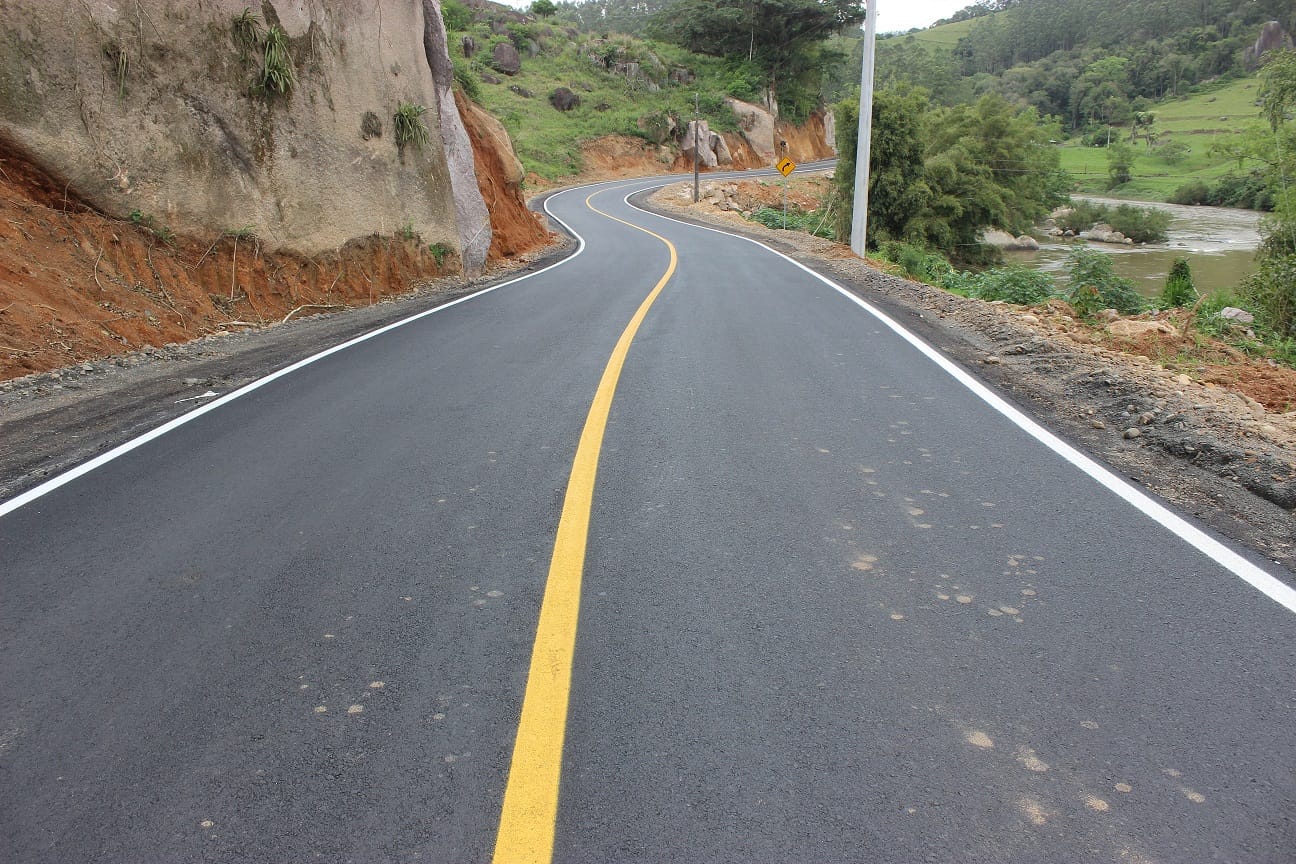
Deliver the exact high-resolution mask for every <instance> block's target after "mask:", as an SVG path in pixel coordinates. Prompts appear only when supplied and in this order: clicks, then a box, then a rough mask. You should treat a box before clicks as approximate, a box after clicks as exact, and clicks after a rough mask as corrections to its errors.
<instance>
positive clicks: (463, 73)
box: [450, 57, 481, 105]
mask: <svg viewBox="0 0 1296 864" xmlns="http://www.w3.org/2000/svg"><path fill="white" fill-rule="evenodd" d="M450 63H451V65H453V66H454V81H455V84H456V85H458V87H459V89H460V90H462V91H463V94H464V95H465V96H467V97H468V98H469V99H471V100H472V101H474V102H476V103H477V104H479V105H480V104H481V83H480V81H479V79H478V78H477V74H476V73H475V72H473V68H472V63H471V61H469V60H465V59H464V58H462V57H452V58H451V59H450Z"/></svg>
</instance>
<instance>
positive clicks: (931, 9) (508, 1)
mask: <svg viewBox="0 0 1296 864" xmlns="http://www.w3.org/2000/svg"><path fill="white" fill-rule="evenodd" d="M500 2H503V3H504V5H506V6H512V7H513V8H515V9H526V8H527V7H529V6H530V5H531V0H500ZM873 2H874V3H876V4H877V10H878V32H879V33H892V32H895V31H898V30H899V31H903V30H912V29H913V28H914V27H926V26H927V25H929V24H931V23H932V22H933V21H939V20H940V19H942V18H948V17H949V16H951V15H953V14H954V13H955V12H957V11H958V10H960V9H962V8H963V7H965V6H971V5H972V2H973V0H873Z"/></svg>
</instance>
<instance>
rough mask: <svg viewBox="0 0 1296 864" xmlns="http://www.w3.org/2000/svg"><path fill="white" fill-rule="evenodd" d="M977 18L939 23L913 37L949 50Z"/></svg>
mask: <svg viewBox="0 0 1296 864" xmlns="http://www.w3.org/2000/svg"><path fill="white" fill-rule="evenodd" d="M882 14H885V13H881V14H879V15H878V22H879V23H881V22H882ZM977 20H978V19H976V18H969V19H968V20H966V21H956V22H954V23H953V24H941V25H940V26H938V27H929V28H928V29H926V30H919V31H918V32H917V33H914V34H913V35H914V38H915V39H917V40H918V41H919V42H922V43H925V44H927V45H934V46H936V47H939V48H945V49H948V50H950V51H953V50H954V46H955V45H957V44H958V40H960V39H962V38H963V37H964V36H966V35H967V34H968V33H969V32H971V30H972V25H974V24H976V22H977Z"/></svg>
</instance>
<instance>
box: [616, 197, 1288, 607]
mask: <svg viewBox="0 0 1296 864" xmlns="http://www.w3.org/2000/svg"><path fill="white" fill-rule="evenodd" d="M663 185H666V184H663ZM651 188H661V187H652V186H648V187H644V188H641V189H637V190H635V191H634V192H631V193H629V194H628V195H626V196H625V198H623V199H622V201H624V202H625V204H626V206H628V207H632V208H634V209H635V210H638V211H639V212H640V213H645V214H647V215H649V216H656V217H657V218H659V219H665V220H667V221H668V222H674V223H676V224H678V225H685V226H688V227H690V228H698V229H701V230H703V231H714V232H715V233H717V234H723V235H725V236H726V237H733V238H735V239H737V240H745V241H746V242H748V243H753V244H755V245H757V246H759V247H760V248H762V249H764V250H765V251H767V252H771V253H773V254H775V255H777V256H778V257H780V258H782V259H784V260H785V261H787V262H789V263H791V264H792V265H793V266H795V267H798V268H800V269H801V270H804V271H805V272H806V273H809V274H810V275H811V276H813V277H814V278H816V279H818V280H819V281H820V282H822V283H824V284H825V285H827V286H828V287H830V288H832V289H833V290H835V291H836V292H837V293H839V294H841V295H842V296H844V297H846V299H848V300H850V301H851V302H853V303H855V304H856V305H857V306H860V307H861V308H862V309H864V310H865V311H866V312H868V313H869V314H870V315H872V316H873V317H874V318H876V319H878V320H879V321H881V322H882V323H883V324H884V325H886V326H887V327H888V328H890V329H891V330H893V331H894V332H895V333H896V335H898V336H899V337H900V338H901V339H904V340H905V341H906V342H908V343H909V344H910V345H912V346H913V347H915V348H917V349H918V350H919V351H920V352H922V353H923V354H924V355H925V356H926V357H927V359H929V360H931V361H932V362H933V363H935V364H936V365H937V366H939V367H940V368H941V369H943V370H944V371H945V372H947V373H948V374H949V375H950V376H951V377H952V378H954V380H956V381H958V382H959V383H960V384H962V385H963V386H964V387H966V388H967V389H968V390H970V391H972V393H973V394H974V395H976V396H977V397H978V398H979V399H981V400H982V401H983V402H985V403H986V404H987V405H989V406H990V407H991V408H993V409H994V410H996V411H998V412H999V413H1000V414H1002V415H1003V416H1004V417H1006V418H1007V419H1008V420H1009V421H1011V422H1012V423H1013V424H1014V425H1016V426H1017V427H1019V428H1020V429H1022V431H1024V432H1026V433H1027V434H1028V435H1030V436H1031V437H1032V438H1034V439H1035V440H1037V441H1039V442H1040V443H1041V444H1043V445H1044V446H1045V447H1047V448H1049V449H1050V450H1052V451H1053V452H1054V453H1056V454H1058V455H1059V456H1061V457H1062V458H1063V459H1065V460H1066V461H1067V462H1070V463H1071V464H1072V465H1073V466H1075V467H1076V468H1079V469H1080V470H1081V471H1083V472H1084V473H1085V474H1088V475H1089V476H1090V477H1091V478H1093V479H1094V480H1096V481H1097V482H1098V483H1099V484H1100V485H1102V486H1104V487H1106V488H1107V489H1108V490H1110V491H1111V492H1114V493H1115V494H1116V495H1117V496H1119V497H1120V498H1122V499H1123V500H1125V501H1126V502H1127V503H1129V504H1131V505H1132V506H1134V507H1135V508H1136V509H1138V510H1139V511H1140V512H1142V513H1143V514H1144V515H1145V516H1147V517H1148V518H1150V519H1152V520H1153V521H1154V522H1156V523H1157V524H1159V525H1161V526H1162V527H1163V528H1165V529H1167V530H1168V531H1170V532H1172V533H1173V534H1175V535H1176V536H1178V537H1179V538H1180V539H1182V540H1183V541H1184V542H1185V543H1187V544H1188V545H1190V546H1192V547H1193V548H1194V549H1196V550H1197V551H1198V552H1201V553H1202V554H1203V555H1205V556H1206V557H1207V558H1210V559H1211V560H1212V561H1214V562H1215V563H1216V564H1219V565H1220V566H1221V567H1223V568H1224V569H1225V570H1228V571H1229V572H1230V573H1232V574H1233V575H1235V576H1237V577H1238V578H1239V579H1241V580H1242V581H1244V582H1246V583H1247V584H1248V585H1250V586H1251V587H1253V588H1255V589H1256V590H1257V591H1259V592H1260V593H1262V594H1264V595H1265V596H1266V597H1268V598H1269V599H1271V600H1273V601H1274V602H1276V603H1278V604H1280V605H1282V606H1284V607H1286V609H1287V610H1288V611H1290V612H1296V589H1294V588H1292V587H1291V586H1290V585H1287V584H1286V583H1284V582H1282V581H1281V580H1279V579H1278V578H1277V577H1275V576H1273V575H1272V574H1270V573H1268V572H1267V571H1265V570H1263V569H1261V568H1260V567H1257V566H1256V565H1255V564H1252V563H1251V562H1250V561H1248V560H1247V559H1246V558H1244V557H1242V556H1241V555H1239V554H1238V553H1237V552H1235V551H1234V550H1233V549H1230V548H1229V547H1228V546H1226V545H1224V544H1223V543H1221V542H1220V541H1218V540H1216V539H1215V538H1214V537H1211V536H1210V535H1209V534H1207V533H1206V532H1205V531H1202V530H1201V529H1200V528H1198V527H1197V526H1195V525H1193V524H1191V523H1190V522H1188V521H1187V520H1186V519H1184V518H1183V517H1182V516H1179V515H1178V514H1176V513H1174V512H1173V511H1171V510H1170V509H1168V508H1167V507H1166V506H1165V505H1163V504H1161V503H1160V502H1158V501H1155V500H1153V499H1152V498H1151V497H1150V496H1148V495H1147V494H1145V493H1144V492H1143V491H1142V490H1140V489H1137V488H1135V487H1134V486H1131V485H1130V484H1129V483H1127V482H1125V481H1124V480H1122V479H1121V478H1120V477H1117V476H1116V475H1115V474H1113V473H1112V472H1111V471H1109V470H1107V469H1106V468H1104V467H1103V466H1102V465H1100V464H1099V463H1098V462H1096V461H1095V460H1094V459H1092V458H1090V457H1089V456H1086V455H1085V454H1084V453H1081V452H1080V451H1079V450H1077V449H1076V448H1074V447H1072V446H1071V445H1070V444H1068V443H1066V442H1065V441H1063V440H1062V439H1061V438H1059V437H1057V436H1056V435H1054V434H1053V433H1052V432H1050V431H1048V430H1047V429H1045V428H1044V427H1043V426H1040V425H1039V424H1038V423H1036V422H1035V421H1034V420H1032V419H1030V418H1029V417H1027V416H1026V415H1025V414H1023V413H1022V412H1021V411H1020V410H1019V409H1017V408H1015V407H1014V406H1012V405H1011V404H1009V403H1008V402H1007V401H1005V400H1004V399H1003V397H1001V396H999V395H998V394H997V393H995V392H994V391H992V390H990V389H989V388H988V387H986V386H985V385H984V384H982V383H981V382H980V381H978V380H977V379H976V378H974V377H972V376H971V375H970V374H968V373H967V372H966V371H964V370H963V369H962V368H961V367H959V366H958V365H956V364H955V363H954V362H953V361H952V360H950V359H949V358H947V357H945V355H943V354H941V353H940V352H939V351H937V350H936V349H935V348H933V347H931V346H930V345H928V344H927V343H926V342H924V341H923V340H922V339H920V338H918V336H916V335H915V334H914V333H912V332H910V331H909V330H907V329H905V328H904V327H903V326H901V325H900V324H899V323H897V322H896V321H894V320H892V319H891V318H890V317H888V316H887V315H886V313H884V312H882V311H881V310H880V309H878V308H877V307H875V306H873V305H872V304H871V303H869V302H867V301H866V300H864V299H862V298H860V297H858V296H856V295H855V294H854V293H852V292H851V291H848V290H847V289H846V288H843V287H842V286H841V285H838V284H837V283H836V282H834V281H832V280H831V279H829V278H828V277H827V276H824V275H823V274H822V273H817V272H815V271H814V270H812V269H810V268H809V267H807V266H806V265H804V264H802V263H801V262H800V261H797V260H796V259H794V258H792V257H790V256H788V255H784V254H783V253H782V252H780V251H778V250H777V249H773V248H771V247H769V246H767V245H765V244H764V243H762V242H760V241H759V240H753V239H752V238H751V237H743V236H742V235H741V234H732V233H730V232H728V231H724V230H721V229H719V228H710V227H708V226H705V225H694V224H693V223H691V222H684V221H682V220H679V219H672V218H671V217H670V216H664V215H662V214H661V213H654V212H652V211H649V210H645V209H644V208H642V207H638V206H636V205H634V204H632V203H630V197H631V195H637V194H639V193H640V192H643V191H646V190H647V189H651Z"/></svg>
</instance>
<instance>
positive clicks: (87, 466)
mask: <svg viewBox="0 0 1296 864" xmlns="http://www.w3.org/2000/svg"><path fill="white" fill-rule="evenodd" d="M594 185H597V184H594ZM577 188H585V187H577ZM572 191H576V189H564V190H562V191H560V192H557V193H555V194H553V195H550V196H549V197H548V198H546V199H545V202H544V209H545V212H546V213H548V214H549V216H550V217H551V218H552V219H554V220H555V221H556V222H558V224H560V225H562V226H563V228H565V229H567V231H569V232H570V233H571V235H572V236H573V237H575V238H576V241H577V244H578V245H577V247H576V251H575V252H573V253H572V254H571V255H568V256H567V257H566V258H563V259H562V260H561V261H555V262H554V263H553V264H550V265H549V266H548V267H544V268H542V269H540V270H536V271H535V272H534V273H526V274H523V275H522V276H518V277H517V278H515V279H509V280H507V281H504V282H500V283H499V284H497V285H491V286H490V287H488V288H483V289H482V290H480V291H474V292H473V293H472V294H466V295H464V296H463V297H460V298H458V299H456V300H451V301H450V302H449V303H443V304H441V305H440V306H435V307H433V308H431V309H425V310H424V311H422V312H419V313H417V314H414V315H411V316H409V317H408V318H402V319H400V320H399V321H393V322H392V323H391V324H386V325H384V326H382V327H379V328H378V329H376V330H370V331H369V332H368V333H363V334H361V335H359V336H356V337H354V338H352V339H348V340H347V341H346V342H342V343H341V344H338V345H334V346H333V347H332V348H326V349H324V350H323V351H320V352H318V353H316V354H312V355H310V356H309V357H306V358H304V359H302V360H298V361H297V362H295V363H292V364H290V365H288V366H285V367H284V368H282V369H279V370H277V371H275V372H271V373H270V374H269V375H266V376H265V377H263V378H258V379H257V380H255V381H252V382H251V383H249V384H245V385H243V386H242V387H240V388H239V389H237V390H233V391H231V392H229V393H227V394H225V395H224V396H222V397H220V398H219V399H214V400H212V401H211V402H208V403H207V404H206V405H203V406H201V407H198V408H195V409H194V410H192V411H190V412H188V413H186V414H181V415H180V416H179V417H176V418H175V419H173V420H170V421H168V422H166V423H163V424H162V425H161V426H158V427H157V428H156V429H152V430H150V431H148V432H145V433H144V434H143V435H139V436H137V437H135V438H132V439H130V440H129V441H126V442H124V443H122V444H119V445H117V446H116V447H114V448H112V449H111V450H108V451H105V452H103V453H100V454H99V455H98V456H96V457H94V458H93V459H91V460H89V461H87V462H83V463H81V464H80V465H77V466H76V467H75V468H70V469H68V470H67V471H64V472H63V473H62V474H59V475H58V476H56V477H51V478H50V479H49V480H46V481H45V482H44V483H41V484H40V485H38V486H34V487H32V488H31V489H28V490H27V491H26V492H23V493H22V494H20V495H17V496H15V497H14V498H10V499H9V500H8V501H5V502H4V503H2V504H0V517H2V516H5V515H7V514H9V513H12V512H13V511H15V510H17V509H19V508H20V507H23V506H25V505H27V504H30V503H31V502H33V501H35V500H36V499H38V498H41V497H43V496H45V495H48V494H49V493H50V492H53V491H54V490H55V489H58V488H59V487H61V486H65V485H67V484H68V483H71V482H72V481H73V480H75V479H77V478H78V477H81V476H83V475H85V474H89V473H90V472H91V471H93V470H95V469H96V468H99V467H101V466H103V465H106V464H107V463H109V462H111V461H113V460H114V459H116V458H118V457H119V456H124V455H125V454H127V453H129V452H130V451H132V450H134V449H136V448H137V447H142V446H144V445H145V444H147V443H149V442H150V441H152V440H154V439H155V438H160V437H162V436H163V435H165V434H166V433H168V432H170V431H172V430H173V429H178V428H179V427H181V426H183V425H185V424H186V423H189V422H192V421H194V420H197V419H198V418H199V417H201V416H202V415H204V414H206V413H207V412H209V411H215V410H216V409H217V408H219V407H221V406H222V405H225V404H227V403H229V402H233V401H234V400H235V399H238V398H239V397H240V396H246V395H247V394H249V393H251V392H252V391H254V390H259V389H260V388H262V387H264V386H265V385H267V384H269V383H270V382H271V381H276V380H278V379H279V378H282V377H284V376H285V375H289V374H291V373H293V372H296V371H297V370H298V369H301V368H302V367H303V366H309V365H310V364H312V363H315V362H317V361H319V360H323V359H324V358H325V357H328V356H329V355H331V354H336V353H338V352H339V351H344V350H346V349H347V348H350V347H351V346H353V345H359V344H360V343H361V342H367V341H368V340H370V339H373V338H374V337H376V336H381V335H382V334H384V333H387V332H388V331H391V330H395V329H396V328H398V327H404V326H405V325H406V324H410V323H413V322H414V321H418V320H419V319H420V318H426V317H427V316H429V315H433V314H435V313H437V312H441V311H444V310H446V309H449V308H450V307H451V306H458V305H459V304H460V303H465V302H467V301H469V300H473V299H476V298H478V297H481V296H482V295H484V294H489V293H491V292H492V291H497V290H499V289H500V288H506V287H508V286H510V285H516V284H517V283H519V282H522V281H525V280H527V279H531V278H532V277H535V276H539V275H540V274H542V273H547V272H549V271H550V270H553V269H554V268H555V267H561V266H563V265H564V264H569V263H571V262H572V261H574V260H575V259H576V258H577V257H578V256H579V255H580V254H581V253H582V252H584V251H585V238H584V237H582V236H580V235H579V234H577V233H576V231H575V230H574V229H573V228H572V227H571V226H570V225H568V224H567V223H566V222H564V221H563V220H562V219H560V218H558V216H556V215H555V214H554V213H553V211H551V210H550V209H549V202H550V201H552V200H553V199H554V198H557V197H559V196H560V195H564V194H566V193H567V192H572Z"/></svg>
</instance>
